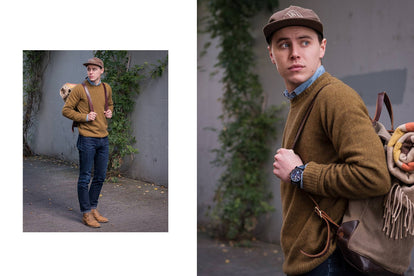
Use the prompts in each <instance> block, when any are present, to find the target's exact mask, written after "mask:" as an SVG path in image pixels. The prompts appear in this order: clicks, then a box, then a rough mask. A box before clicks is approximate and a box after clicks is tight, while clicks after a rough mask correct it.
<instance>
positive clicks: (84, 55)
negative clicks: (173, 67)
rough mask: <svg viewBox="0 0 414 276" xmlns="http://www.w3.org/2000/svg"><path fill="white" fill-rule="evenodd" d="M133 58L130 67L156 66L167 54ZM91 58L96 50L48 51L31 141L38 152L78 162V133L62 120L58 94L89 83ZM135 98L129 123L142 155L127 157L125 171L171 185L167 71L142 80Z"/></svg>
mask: <svg viewBox="0 0 414 276" xmlns="http://www.w3.org/2000/svg"><path fill="white" fill-rule="evenodd" d="M130 54H131V66H132V65H135V64H143V63H144V62H148V63H150V64H151V63H153V64H156V63H157V60H162V59H164V58H165V57H166V56H167V54H168V52H167V51H130ZM92 56H93V52H92V51H51V52H50V56H49V59H48V61H47V62H48V65H47V68H46V71H45V73H44V76H43V80H44V81H43V90H42V99H41V103H40V108H39V113H38V114H37V116H36V121H35V124H34V127H33V128H32V130H31V135H30V139H29V144H30V146H31V147H32V149H33V150H34V151H35V153H37V154H44V155H50V156H56V157H58V158H62V159H65V160H71V161H76V162H77V160H78V151H77V148H76V140H77V137H78V131H77V129H75V132H74V133H72V130H71V125H72V121H70V120H69V119H67V118H65V117H63V116H62V107H63V104H64V103H63V100H62V99H61V97H60V95H59V90H60V87H61V86H62V85H63V84H64V83H66V82H71V83H80V82H82V81H83V80H84V79H85V76H86V70H85V67H84V66H83V65H82V64H83V62H85V61H86V60H88V58H90V57H92ZM103 80H104V81H105V79H103ZM135 100H136V103H135V107H134V112H133V113H132V115H131V122H132V128H133V135H134V136H135V137H136V140H137V143H136V145H135V147H136V148H138V149H139V151H140V152H139V153H138V154H135V155H134V158H133V159H132V160H131V159H130V158H129V157H128V158H125V164H124V166H123V170H124V171H125V173H126V175H128V176H130V177H133V178H136V179H140V180H145V181H149V182H153V183H156V184H158V185H163V186H168V70H166V71H165V72H164V74H163V75H162V77H161V78H157V79H154V80H149V81H146V82H144V83H143V85H142V90H141V93H140V94H139V95H138V96H136V98H135ZM114 116H116V114H114Z"/></svg>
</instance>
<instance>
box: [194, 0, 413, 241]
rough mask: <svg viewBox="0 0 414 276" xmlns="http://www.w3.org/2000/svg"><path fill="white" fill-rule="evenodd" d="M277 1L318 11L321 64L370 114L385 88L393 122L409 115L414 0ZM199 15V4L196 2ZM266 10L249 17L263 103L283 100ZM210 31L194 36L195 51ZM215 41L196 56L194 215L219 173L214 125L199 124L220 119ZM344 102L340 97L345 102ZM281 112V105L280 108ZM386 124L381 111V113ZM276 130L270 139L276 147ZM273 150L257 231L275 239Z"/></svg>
mask: <svg viewBox="0 0 414 276" xmlns="http://www.w3.org/2000/svg"><path fill="white" fill-rule="evenodd" d="M279 2H280V6H279V8H280V9H283V8H286V7H288V6H289V5H300V6H303V7H306V8H311V9H313V10H314V11H315V12H316V13H317V14H318V15H319V17H320V18H321V20H322V22H323V24H324V28H325V36H326V38H327V41H328V42H327V50H326V54H325V57H324V59H323V64H324V66H325V68H326V70H327V71H328V72H330V73H331V74H332V75H334V76H336V77H338V78H340V79H342V80H343V81H345V82H346V83H348V84H349V85H350V86H352V87H353V88H354V89H355V90H356V91H357V92H358V93H359V94H360V95H361V96H362V98H363V99H364V101H365V103H366V104H367V107H368V110H369V112H370V114H371V116H373V115H374V112H375V103H374V100H375V98H376V94H377V93H378V92H381V91H382V90H386V91H387V92H388V94H389V95H390V98H391V101H392V103H393V109H394V118H395V122H396V126H398V125H399V124H401V123H405V122H408V121H413V119H414V64H413V62H412V61H413V60H414V47H413V43H414V20H413V19H412V16H411V14H410V12H411V11H412V10H413V9H414V2H412V1H409V0H404V1H398V4H397V2H395V1H391V0H365V1H341V0H331V1H323V0H307V1H286V0H280V1H279ZM198 12H199V17H200V16H201V15H205V11H203V10H202V8H200V7H199V10H198ZM270 15H271V14H270V13H265V12H263V13H261V14H258V15H257V16H256V17H255V18H254V20H253V22H252V29H253V36H254V38H255V45H254V51H255V54H256V56H257V66H256V71H257V73H258V74H259V77H260V80H261V82H262V85H263V88H264V91H265V93H266V94H267V95H268V105H270V104H273V105H280V104H281V103H282V102H286V100H285V99H284V98H283V96H281V92H282V91H283V90H284V83H283V80H282V79H281V77H280V76H279V74H278V73H277V71H276V68H275V66H274V65H273V64H272V63H271V62H270V60H269V57H268V51H267V45H266V42H265V40H264V37H263V34H262V28H263V26H264V25H265V23H266V22H267V20H268V18H269V16H270ZM209 40H210V38H209V37H208V36H207V35H199V36H198V52H199V53H200V51H201V48H202V46H203V45H204V43H205V42H207V41H209ZM214 43H215V41H213V45H212V47H210V49H209V52H208V54H207V56H204V57H200V58H199V60H198V65H199V68H200V69H199V71H198V127H197V130H198V159H197V160H198V171H197V180H198V184H197V185H198V194H197V195H198V220H199V223H206V222H208V221H209V219H208V217H206V216H205V213H206V211H207V208H208V206H209V205H212V204H213V194H214V190H215V187H216V185H217V180H218V178H219V175H220V169H217V168H214V167H212V166H211V165H210V163H209V162H210V161H211V160H212V159H213V158H214V155H212V154H211V153H210V150H211V149H213V148H215V147H217V146H218V144H217V137H216V135H215V133H213V132H210V131H206V130H205V128H206V127H220V122H219V121H218V120H217V117H218V116H219V115H220V114H221V106H220V104H219V103H218V101H217V99H218V98H219V97H220V96H221V93H222V85H221V84H220V83H219V79H220V74H218V75H215V76H214V77H210V75H209V74H210V73H211V72H212V71H214V70H215V68H213V65H214V64H215V62H216V56H217V53H218V49H216V48H215V45H214ZM344 104H346V103H344ZM285 112H286V111H285ZM380 120H381V121H382V122H384V123H386V125H389V119H388V117H387V115H386V113H385V112H384V113H383V115H382V116H381V119H380ZM280 143H281V142H280V139H279V137H277V138H275V139H274V141H273V142H272V144H273V145H274V146H273V148H274V149H275V150H276V149H277V148H279V147H280ZM272 162H273V153H272V154H271V155H269V158H268V164H266V167H268V168H269V170H268V173H267V177H268V180H269V183H271V192H272V193H273V195H274V199H273V200H272V202H271V203H272V204H273V205H274V206H275V208H276V211H275V212H273V213H272V214H270V215H268V216H266V217H264V218H262V219H261V222H260V225H259V229H258V236H259V238H261V239H263V240H266V241H271V242H279V238H280V236H279V233H280V227H281V204H280V193H279V188H280V187H279V184H280V182H279V180H278V179H277V178H276V177H275V176H274V175H273V174H272Z"/></svg>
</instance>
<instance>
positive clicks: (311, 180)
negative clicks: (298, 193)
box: [303, 162, 322, 194]
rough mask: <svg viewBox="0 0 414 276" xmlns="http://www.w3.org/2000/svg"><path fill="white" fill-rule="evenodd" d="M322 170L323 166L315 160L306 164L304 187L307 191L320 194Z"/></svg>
mask: <svg viewBox="0 0 414 276" xmlns="http://www.w3.org/2000/svg"><path fill="white" fill-rule="evenodd" d="M321 171H322V168H321V166H320V165H318V164H316V163H315V162H309V163H308V164H306V170H305V171H304V172H303V189H304V190H305V191H307V192H310V193H313V194H318V190H319V189H318V185H319V182H320V176H321Z"/></svg>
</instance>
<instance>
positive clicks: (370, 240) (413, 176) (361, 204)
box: [292, 92, 414, 275]
mask: <svg viewBox="0 0 414 276" xmlns="http://www.w3.org/2000/svg"><path fill="white" fill-rule="evenodd" d="M315 98H316V96H315ZM314 100H315V99H313V101H312V103H311V105H310V107H309V109H308V110H307V113H306V115H305V117H304V119H303V121H302V124H301V126H300V128H299V130H298V133H297V134H296V138H295V143H296V141H297V139H298V137H299V135H300V133H301V130H302V128H303V126H304V124H305V122H306V120H307V117H308V116H309V114H310V111H311V109H312V107H313V102H314ZM384 103H385V105H386V107H387V110H388V114H389V115H390V118H391V130H387V129H386V128H385V127H384V125H383V124H381V123H380V122H379V121H378V120H379V118H380V115H381V110H382V107H383V104H384ZM372 124H373V127H374V129H375V131H376V133H377V134H378V136H379V137H380V139H381V140H382V142H383V145H384V150H385V152H386V156H387V165H388V170H389V172H390V175H391V179H392V187H391V190H390V191H389V192H388V194H386V195H385V196H379V197H372V198H367V199H360V200H349V204H348V208H347V210H346V212H345V214H344V217H343V219H342V224H341V225H337V224H336V223H335V222H334V221H333V220H332V219H331V218H330V217H329V215H328V214H327V213H326V212H324V211H323V210H321V209H320V208H319V206H318V204H317V202H316V201H315V200H314V199H313V197H312V196H311V195H310V194H308V196H309V198H310V200H312V201H313V203H314V204H315V213H316V214H317V215H318V216H320V218H321V219H323V220H324V221H325V222H326V225H327V227H328V237H327V243H326V246H325V248H324V250H323V251H322V252H321V253H318V254H316V255H310V254H307V253H306V252H304V251H302V250H301V252H302V253H303V254H305V255H306V256H309V257H320V256H323V255H324V254H325V253H326V252H328V249H329V245H330V242H331V237H330V236H331V233H330V232H331V231H330V230H331V229H332V228H331V226H332V227H333V229H336V231H334V233H335V234H336V235H334V237H335V236H336V238H337V245H338V247H339V249H340V250H341V252H342V255H343V256H344V259H345V260H346V261H347V262H348V263H349V264H350V265H351V266H353V267H354V268H356V269H357V270H359V271H360V272H362V273H365V274H367V275H402V274H403V273H404V272H405V271H406V270H407V269H408V267H409V265H410V258H411V251H412V250H413V247H414V185H413V184H414V169H413V168H414V162H413V161H414V160H411V161H410V160H408V162H401V159H404V158H405V161H407V156H408V158H412V159H414V122H412V123H407V124H403V125H400V126H399V127H398V128H397V129H396V130H395V131H394V117H393V112H392V105H391V101H390V99H389V98H388V96H387V94H386V93H385V92H381V93H379V94H378V97H377V106H376V112H375V117H374V118H373V119H372ZM391 134H392V135H391ZM410 139H411V141H412V142H411V144H410V143H405V144H404V142H405V141H408V140H410ZM295 143H294V144H295ZM403 146H404V150H402V147H403ZM292 148H294V146H293V147H292ZM410 152H411V156H409V155H410V154H409V153H410ZM407 153H408V154H407ZM401 163H403V164H405V166H404V165H402V164H401Z"/></svg>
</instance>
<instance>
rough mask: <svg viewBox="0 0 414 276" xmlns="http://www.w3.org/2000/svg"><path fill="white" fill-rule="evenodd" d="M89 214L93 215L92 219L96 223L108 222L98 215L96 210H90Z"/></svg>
mask: <svg viewBox="0 0 414 276" xmlns="http://www.w3.org/2000/svg"><path fill="white" fill-rule="evenodd" d="M91 213H92V215H93V217H94V218H95V219H96V220H97V221H98V222H108V219H107V218H106V217H103V216H101V214H99V212H98V210H97V209H92V210H91Z"/></svg>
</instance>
